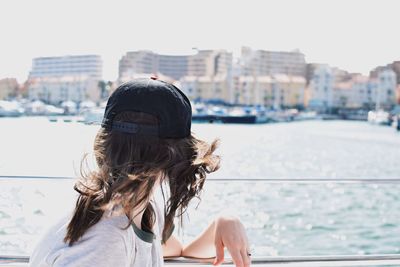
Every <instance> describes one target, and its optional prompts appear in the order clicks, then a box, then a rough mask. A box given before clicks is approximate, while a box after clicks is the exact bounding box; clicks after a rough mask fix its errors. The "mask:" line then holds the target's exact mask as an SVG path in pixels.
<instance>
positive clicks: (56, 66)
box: [29, 55, 103, 80]
mask: <svg viewBox="0 0 400 267" xmlns="http://www.w3.org/2000/svg"><path fill="white" fill-rule="evenodd" d="M102 66H103V63H102V60H101V57H100V56H98V55H75V56H62V57H39V58H34V59H33V61H32V70H31V72H30V73H29V79H30V78H47V77H63V76H87V77H90V78H93V79H95V80H101V79H102Z"/></svg>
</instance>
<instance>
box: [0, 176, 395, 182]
mask: <svg viewBox="0 0 400 267" xmlns="http://www.w3.org/2000/svg"><path fill="white" fill-rule="evenodd" d="M0 179H32V180H35V179H49V180H73V179H76V177H71V176H28V175H0ZM207 181H215V182H235V181H237V182H269V183H282V182H285V183H286V182H287V183H314V182H320V183H400V178H382V179H379V178H209V179H207Z"/></svg>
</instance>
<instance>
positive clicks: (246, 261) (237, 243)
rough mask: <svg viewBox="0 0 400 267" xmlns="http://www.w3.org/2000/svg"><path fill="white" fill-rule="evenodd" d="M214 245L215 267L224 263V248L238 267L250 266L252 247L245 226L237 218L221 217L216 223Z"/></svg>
mask: <svg viewBox="0 0 400 267" xmlns="http://www.w3.org/2000/svg"><path fill="white" fill-rule="evenodd" d="M214 244H215V249H216V255H217V256H216V258H215V261H214V265H219V264H221V263H222V262H223V261H224V247H226V248H227V249H228V251H229V253H230V254H231V256H232V260H233V262H234V263H235V266H236V267H248V266H250V263H251V261H250V255H249V253H250V247H249V242H248V239H247V236H246V232H245V229H244V227H243V224H242V223H241V222H240V221H239V219H237V218H233V217H220V218H218V219H217V220H216V221H215V233H214Z"/></svg>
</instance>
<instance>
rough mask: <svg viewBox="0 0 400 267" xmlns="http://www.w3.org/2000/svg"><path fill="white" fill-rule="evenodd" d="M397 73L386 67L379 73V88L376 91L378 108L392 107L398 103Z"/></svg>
mask: <svg viewBox="0 0 400 267" xmlns="http://www.w3.org/2000/svg"><path fill="white" fill-rule="evenodd" d="M396 87H397V84H396V73H395V72H394V71H393V70H391V69H389V68H388V69H384V70H382V71H381V72H379V74H378V89H377V93H376V103H377V108H380V107H382V108H390V107H391V106H392V105H394V104H396Z"/></svg>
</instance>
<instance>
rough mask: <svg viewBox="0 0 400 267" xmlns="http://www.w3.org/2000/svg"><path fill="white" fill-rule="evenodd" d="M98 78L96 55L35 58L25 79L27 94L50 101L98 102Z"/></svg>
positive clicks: (33, 97)
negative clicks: (27, 77)
mask: <svg viewBox="0 0 400 267" xmlns="http://www.w3.org/2000/svg"><path fill="white" fill-rule="evenodd" d="M101 79H102V60H101V58H100V56H98V55H75V56H62V57H40V58H35V59H33V62H32V70H31V72H30V74H29V79H28V98H29V99H30V100H41V101H44V102H47V103H51V104H59V103H61V102H63V101H74V102H82V101H85V100H91V101H93V102H98V101H99V100H100V98H101V94H100V88H99V82H100V81H101Z"/></svg>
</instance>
